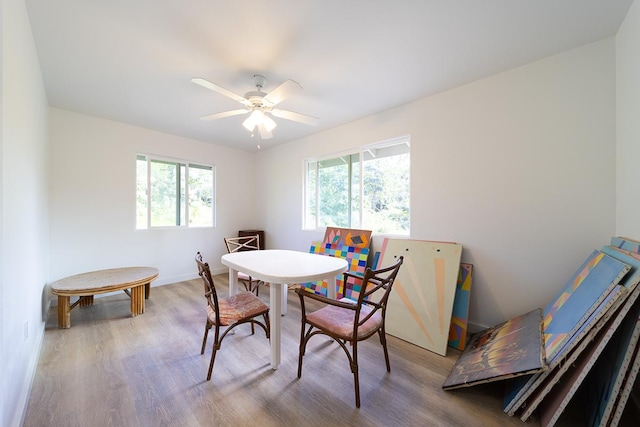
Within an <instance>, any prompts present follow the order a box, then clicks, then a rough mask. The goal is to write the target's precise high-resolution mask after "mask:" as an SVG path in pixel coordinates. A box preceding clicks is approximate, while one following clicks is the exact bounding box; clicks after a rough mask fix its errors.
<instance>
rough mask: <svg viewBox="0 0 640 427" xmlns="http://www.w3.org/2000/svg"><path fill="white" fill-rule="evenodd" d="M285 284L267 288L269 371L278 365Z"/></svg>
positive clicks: (275, 284)
mask: <svg viewBox="0 0 640 427" xmlns="http://www.w3.org/2000/svg"><path fill="white" fill-rule="evenodd" d="M285 286H287V285H286V284H280V283H271V285H270V286H269V299H270V301H271V307H270V309H269V322H270V323H271V369H273V370H276V369H278V365H280V341H281V326H280V325H281V322H282V320H281V319H280V316H281V312H282V294H283V293H284V292H283V288H284V287H285Z"/></svg>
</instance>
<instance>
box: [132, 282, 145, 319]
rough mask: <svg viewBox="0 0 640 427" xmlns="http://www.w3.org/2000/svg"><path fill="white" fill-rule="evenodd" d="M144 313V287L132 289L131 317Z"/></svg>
mask: <svg viewBox="0 0 640 427" xmlns="http://www.w3.org/2000/svg"><path fill="white" fill-rule="evenodd" d="M142 313H144V285H139V286H136V287H133V288H131V315H132V316H137V315H138V314H142Z"/></svg>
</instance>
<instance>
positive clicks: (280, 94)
mask: <svg viewBox="0 0 640 427" xmlns="http://www.w3.org/2000/svg"><path fill="white" fill-rule="evenodd" d="M301 91H302V85H301V84H300V83H298V82H296V81H293V80H287V81H286V82H284V83H282V84H281V85H280V86H278V87H277V88H275V89H274V90H272V91H271V92H269V93H268V94H267V96H265V97H264V99H263V101H267V102H268V103H269V105H270V106H272V107H273V106H274V105H277V104H279V103H281V102H282V101H284V100H285V99H286V98H288V97H290V96H291V95H295V94H296V93H299V92H301Z"/></svg>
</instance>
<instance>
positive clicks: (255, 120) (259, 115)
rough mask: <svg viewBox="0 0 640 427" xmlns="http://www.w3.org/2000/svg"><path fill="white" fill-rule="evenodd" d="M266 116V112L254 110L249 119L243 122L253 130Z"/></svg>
mask: <svg viewBox="0 0 640 427" xmlns="http://www.w3.org/2000/svg"><path fill="white" fill-rule="evenodd" d="M263 117H264V113H263V112H262V111H260V110H253V111H252V112H251V115H250V116H249V117H247V119H246V120H245V121H244V122H242V126H244V127H245V129H247V130H248V131H249V132H253V130H254V129H255V128H256V126H258V125H259V124H260V123H261V122H262V119H263Z"/></svg>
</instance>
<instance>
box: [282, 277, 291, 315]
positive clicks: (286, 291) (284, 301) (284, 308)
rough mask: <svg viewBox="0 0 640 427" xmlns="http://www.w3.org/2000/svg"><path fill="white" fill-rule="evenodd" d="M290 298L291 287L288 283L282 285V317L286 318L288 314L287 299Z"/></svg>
mask: <svg viewBox="0 0 640 427" xmlns="http://www.w3.org/2000/svg"><path fill="white" fill-rule="evenodd" d="M288 296H289V285H287V284H286V283H285V284H283V285H282V309H281V310H280V315H281V316H284V315H285V314H287V297H288Z"/></svg>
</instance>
